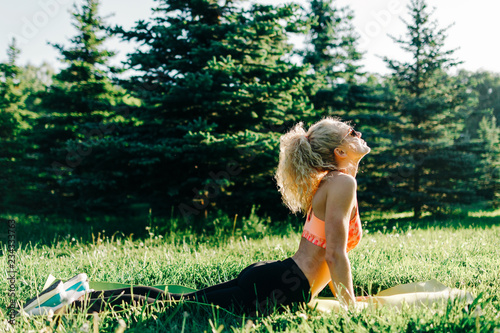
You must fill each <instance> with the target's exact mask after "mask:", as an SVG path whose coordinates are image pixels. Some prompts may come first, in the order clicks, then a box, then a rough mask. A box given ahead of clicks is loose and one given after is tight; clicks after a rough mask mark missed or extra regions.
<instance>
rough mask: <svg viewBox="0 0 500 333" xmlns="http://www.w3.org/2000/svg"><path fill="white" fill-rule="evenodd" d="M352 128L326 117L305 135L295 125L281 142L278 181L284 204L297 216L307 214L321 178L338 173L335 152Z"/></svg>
mask: <svg viewBox="0 0 500 333" xmlns="http://www.w3.org/2000/svg"><path fill="white" fill-rule="evenodd" d="M347 127H349V125H348V124H347V123H345V122H343V121H341V120H340V119H339V118H331V117H328V118H324V119H322V120H320V121H318V122H317V123H315V124H314V125H312V126H311V127H310V128H309V130H308V131H307V132H306V131H305V129H304V127H303V123H298V124H297V125H295V126H294V127H293V128H292V129H291V130H290V131H289V132H288V133H286V134H285V135H283V136H282V137H281V139H280V156H279V164H278V169H277V170H276V174H275V176H274V177H275V179H276V182H277V184H278V189H279V191H280V193H281V195H282V197H283V202H284V203H285V204H286V205H287V206H288V208H289V209H290V210H291V211H292V212H293V213H296V212H298V211H302V213H304V214H306V213H307V211H308V210H309V207H311V202H312V198H313V195H314V193H315V192H316V190H317V189H318V187H319V184H320V182H321V179H322V178H323V176H324V175H325V174H327V173H328V172H329V171H333V170H337V162H336V161H335V155H334V152H333V151H334V149H335V148H337V147H338V146H339V145H340V143H341V141H342V138H343V135H344V133H345V129H346V128H347Z"/></svg>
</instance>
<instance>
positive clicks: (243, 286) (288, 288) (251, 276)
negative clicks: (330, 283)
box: [73, 258, 311, 315]
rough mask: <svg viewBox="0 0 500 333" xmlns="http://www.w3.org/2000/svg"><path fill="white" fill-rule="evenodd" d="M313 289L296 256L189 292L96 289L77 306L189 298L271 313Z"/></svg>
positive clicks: (255, 266)
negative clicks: (296, 261) (298, 264)
mask: <svg viewBox="0 0 500 333" xmlns="http://www.w3.org/2000/svg"><path fill="white" fill-rule="evenodd" d="M310 291H311V288H310V286H309V282H308V281H307V278H306V276H305V275H304V273H303V272H302V271H301V270H300V268H299V267H298V266H297V264H296V263H295V261H294V260H293V259H292V258H288V259H285V260H283V261H262V262H258V263H255V264H252V265H250V266H248V267H246V268H245V269H244V270H243V271H241V273H240V274H239V275H238V277H237V278H236V279H233V280H230V281H227V282H223V283H220V284H217V285H214V286H211V287H208V288H205V289H201V290H198V291H195V292H192V293H187V294H174V293H165V292H163V291H162V290H160V289H157V288H152V287H142V286H137V287H133V288H123V289H114V290H106V291H94V292H91V293H89V294H88V295H89V296H88V298H89V299H87V300H86V302H87V303H85V301H75V302H74V303H73V306H74V307H77V308H86V309H87V310H88V311H89V312H93V311H101V310H103V309H104V306H105V304H108V305H111V306H112V307H114V306H120V305H121V304H122V303H126V304H133V303H134V302H137V303H139V304H141V303H150V304H151V303H154V302H155V301H157V300H161V301H163V300H168V299H174V300H181V299H183V300H188V301H196V302H202V303H208V304H214V305H219V306H220V307H222V308H225V309H229V310H232V311H235V312H237V313H246V314H250V315H256V314H268V313H270V312H271V311H274V310H275V309H276V308H278V307H280V306H287V305H291V304H293V303H307V302H308V301H309V298H310Z"/></svg>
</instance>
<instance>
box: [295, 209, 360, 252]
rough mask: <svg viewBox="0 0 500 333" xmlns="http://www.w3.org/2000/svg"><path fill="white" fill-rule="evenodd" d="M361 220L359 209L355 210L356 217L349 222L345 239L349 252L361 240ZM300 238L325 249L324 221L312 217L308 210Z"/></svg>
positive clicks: (310, 210) (312, 214)
mask: <svg viewBox="0 0 500 333" xmlns="http://www.w3.org/2000/svg"><path fill="white" fill-rule="evenodd" d="M361 235H362V231H361V219H360V218H359V209H358V208H356V215H355V216H354V218H352V219H351V220H350V221H349V234H348V237H347V249H346V251H347V252H349V251H351V250H352V249H354V248H355V247H356V245H358V243H359V241H360V240H361ZM302 237H304V238H305V239H307V240H308V241H310V242H311V243H313V244H315V245H318V246H321V247H322V248H324V249H326V236H325V221H323V220H320V219H319V218H317V217H316V216H315V215H314V212H313V211H312V207H311V209H309V213H307V219H306V223H305V224H304V231H303V232H302Z"/></svg>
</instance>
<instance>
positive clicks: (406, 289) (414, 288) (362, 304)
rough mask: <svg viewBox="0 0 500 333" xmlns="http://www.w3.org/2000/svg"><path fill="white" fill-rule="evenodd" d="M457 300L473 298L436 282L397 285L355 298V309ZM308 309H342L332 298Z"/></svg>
mask: <svg viewBox="0 0 500 333" xmlns="http://www.w3.org/2000/svg"><path fill="white" fill-rule="evenodd" d="M453 299H459V300H462V301H465V302H467V303H472V301H473V300H474V297H473V296H472V294H471V293H469V292H467V291H464V290H460V289H455V288H449V287H447V286H445V285H444V284H442V283H440V282H439V281H437V280H430V281H425V282H415V283H408V284H402V285H398V286H395V287H392V288H389V289H386V290H383V291H381V292H379V293H378V294H376V295H373V296H362V297H357V298H356V303H355V304H354V307H355V309H358V310H359V309H364V308H368V307H375V308H376V307H379V306H390V307H393V308H397V309H401V308H402V307H403V306H405V305H409V306H431V305H432V304H434V303H442V302H444V301H448V300H453ZM307 305H308V306H309V307H310V308H312V309H316V310H318V311H322V312H332V311H339V310H340V309H342V306H341V305H340V302H339V301H337V300H336V299H335V298H333V297H317V298H314V299H312V300H311V301H310V302H309V303H308V304H307Z"/></svg>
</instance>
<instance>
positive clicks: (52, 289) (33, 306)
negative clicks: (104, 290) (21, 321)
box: [23, 273, 89, 315]
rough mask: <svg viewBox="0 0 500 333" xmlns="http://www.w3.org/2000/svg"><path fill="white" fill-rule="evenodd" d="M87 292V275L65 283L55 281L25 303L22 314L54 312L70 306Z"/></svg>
mask: <svg viewBox="0 0 500 333" xmlns="http://www.w3.org/2000/svg"><path fill="white" fill-rule="evenodd" d="M88 291H89V284H88V279H87V274H85V273H81V274H78V275H75V276H74V277H72V278H71V279H69V280H68V281H66V282H62V281H61V280H56V281H55V282H54V283H52V284H51V285H50V286H49V287H48V288H47V289H45V290H43V291H42V292H41V293H40V294H39V295H37V296H35V297H33V298H32V299H30V300H29V301H27V302H26V305H25V307H24V309H23V312H24V313H26V314H27V315H42V314H48V313H49V312H50V311H51V310H52V312H56V311H57V310H58V309H60V308H62V307H63V305H67V304H71V303H72V302H74V301H75V300H76V299H78V298H80V297H81V296H83V295H85V294H86V293H87V292H88Z"/></svg>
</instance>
